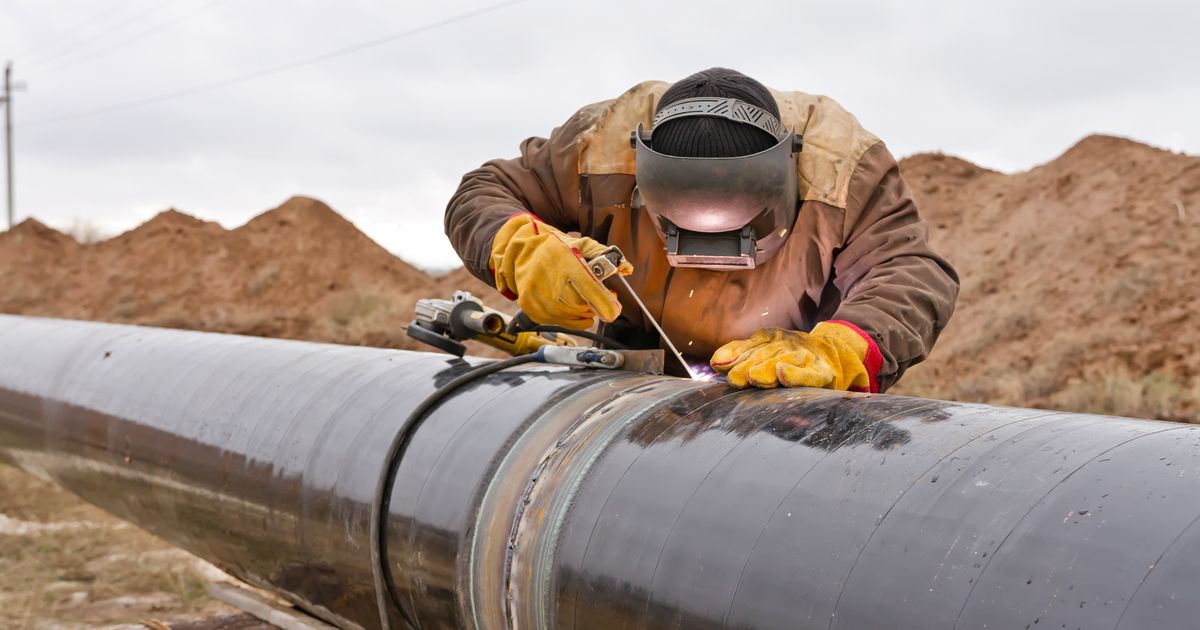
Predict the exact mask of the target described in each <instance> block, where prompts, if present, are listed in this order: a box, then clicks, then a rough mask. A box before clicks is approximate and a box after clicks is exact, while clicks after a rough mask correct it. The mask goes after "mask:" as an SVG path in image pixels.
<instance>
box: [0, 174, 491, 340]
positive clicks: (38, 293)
mask: <svg viewBox="0 0 1200 630" xmlns="http://www.w3.org/2000/svg"><path fill="white" fill-rule="evenodd" d="M0 277H4V278H5V279H6V281H5V283H4V288H3V290H0V312H6V313H20V314H29V315H45V316H53V317H69V318H75V319H92V320H100V321H111V322H121V323H135V324H145V325H151V326H167V327H173V328H188V329H194V330H210V331H218V332H230V333H239V334H249V335H260V336H269V337H286V338H293V339H309V340H314V341H328V342H335V343H348V344H361V345H373V346H383V347H392V348H410V349H417V348H421V349H427V348H426V347H423V346H420V344H418V343H416V342H414V341H413V340H412V339H410V338H408V337H407V336H406V335H405V333H404V327H405V325H407V324H408V322H409V321H410V320H411V319H412V316H413V304H414V303H415V302H416V300H417V299H419V298H423V297H449V296H450V294H451V293H452V292H453V290H454V288H463V289H466V290H469V291H471V292H472V293H474V294H475V295H478V296H481V297H485V296H486V297H488V298H489V300H490V301H491V303H492V304H493V305H494V306H496V307H506V308H510V307H508V301H507V300H505V299H503V298H501V297H499V296H495V297H492V295H494V294H495V291H494V290H492V289H490V288H489V287H487V286H486V285H484V284H483V283H481V282H479V281H478V280H476V279H475V278H473V277H471V276H470V274H467V273H465V272H463V273H456V274H453V276H451V277H444V278H435V277H433V276H430V275H429V274H426V273H425V272H423V271H421V270H419V269H417V268H415V267H413V266H411V265H409V264H408V263H405V262H404V261H402V260H400V259H399V258H396V257H395V256H393V255H392V254H390V253H389V252H388V251H387V250H385V249H383V248H382V247H380V246H379V245H378V244H376V243H375V242H374V241H372V240H371V239H370V238H368V237H367V236H366V235H365V234H363V233H362V232H361V231H359V230H358V229H357V228H356V227H354V225H353V224H352V223H350V222H349V221H347V220H346V219H344V218H342V217H341V216H340V215H338V214H337V213H336V212H334V211H333V210H332V209H330V208H329V206H327V205H325V204H323V203H321V202H320V201H317V200H315V199H309V198H305V197H293V198H292V199H289V200H288V201H286V202H285V203H284V204H283V205H281V206H279V207H278V208H275V209H273V210H270V211H268V212H266V213H264V214H262V215H259V216H258V217H255V218H254V219H252V220H251V221H250V222H248V223H246V224H245V225H243V226H241V227H239V228H237V229H234V230H226V229H224V228H222V227H221V226H220V225H217V224H216V223H211V222H207V221H201V220H199V219H196V218H193V217H191V216H188V215H186V214H183V213H181V212H178V211H176V210H168V211H166V212H163V213H160V214H159V215H157V216H156V217H154V218H153V219H151V220H150V221H148V222H146V223H144V224H142V225H141V226H139V227H137V228H136V229H134V230H131V231H129V232H126V233H124V234H121V235H120V236H117V237H115V238H112V239H109V240H106V241H101V242H98V243H95V244H91V245H80V244H78V243H76V242H75V241H74V240H73V239H71V238H70V237H69V236H66V235H64V234H61V233H59V232H56V231H54V230H52V229H50V228H48V227H46V226H44V225H42V224H40V223H38V222H36V221H34V220H27V221H25V222H23V223H21V224H19V225H17V226H16V227H15V228H14V229H13V230H11V231H9V232H6V233H3V234H0ZM443 294H444V295H443ZM489 294H491V295H489Z"/></svg>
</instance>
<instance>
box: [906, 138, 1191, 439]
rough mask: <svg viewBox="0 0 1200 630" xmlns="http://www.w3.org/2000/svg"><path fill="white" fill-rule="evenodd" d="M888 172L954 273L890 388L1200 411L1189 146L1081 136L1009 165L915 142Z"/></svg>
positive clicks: (1128, 409)
mask: <svg viewBox="0 0 1200 630" xmlns="http://www.w3.org/2000/svg"><path fill="white" fill-rule="evenodd" d="M901 171H902V172H903V173H904V175H905V178H906V179H907V180H908V181H909V183H910V184H911V185H912V186H913V188H914V189H915V191H916V195H917V201H918V205H919V207H920V208H921V212H922V214H923V216H925V217H926V218H927V219H928V220H929V222H930V224H931V230H932V239H933V243H934V246H935V248H936V249H937V250H938V251H939V252H941V253H943V254H944V255H945V256H946V257H947V258H949V259H950V260H951V261H952V262H953V263H954V265H955V267H956V268H957V269H958V271H959V273H960V275H961V276H962V280H963V287H962V293H961V295H960V297H959V301H958V307H957V310H956V312H955V314H954V318H953V320H952V322H951V324H950V326H949V327H948V328H947V329H946V331H945V333H944V335H943V337H942V340H941V341H940V342H939V344H938V345H937V347H936V349H935V350H934V353H933V355H932V357H931V358H930V360H929V361H928V362H926V363H925V364H924V365H921V366H918V367H917V368H914V369H913V370H912V371H911V373H910V375H909V376H908V377H906V378H905V380H904V381H903V382H902V383H901V386H900V387H899V388H898V389H899V391H902V392H910V393H919V394H922V395H935V396H939V397H946V398H954V399H959V400H978V401H987V402H996V403H1004V404H1015V405H1022V406H1043V407H1051V408H1063V409H1077V410H1089V411H1101V412H1109V413H1121V414H1128V415H1140V416H1157V417H1169V418H1184V417H1194V416H1196V415H1197V414H1200V409H1198V408H1197V405H1198V404H1200V356H1198V355H1197V351H1200V326H1197V324H1198V323H1200V318H1198V317H1197V315H1196V306H1195V305H1196V304H1197V302H1198V299H1200V263H1198V262H1197V259H1198V256H1200V158H1198V157H1195V156H1188V155H1182V154H1175V153H1171V152H1168V151H1162V150H1159V149H1155V148H1152V147H1149V146H1146V145H1143V144H1139V143H1137V142H1133V141H1130V140H1126V139H1122V138H1114V137H1108V136H1090V137H1088V138H1085V139H1084V140H1082V141H1080V142H1079V143H1078V144H1076V145H1075V146H1074V147H1072V148H1071V149H1069V150H1068V151H1067V152H1066V153H1064V154H1063V155H1061V156H1060V157H1058V158H1057V159H1055V160H1053V161H1051V162H1049V163H1047V164H1044V165H1042V166H1039V167H1037V168H1034V169H1032V170H1030V171H1028V172H1024V173H1017V174H1013V175H1004V174H1001V173H996V172H993V171H988V170H985V169H981V168H979V167H976V166H974V165H972V164H970V163H968V162H964V161H962V160H959V159H957V158H952V157H949V156H943V155H930V154H923V155H916V156H913V157H910V158H908V159H905V160H903V161H902V162H901Z"/></svg>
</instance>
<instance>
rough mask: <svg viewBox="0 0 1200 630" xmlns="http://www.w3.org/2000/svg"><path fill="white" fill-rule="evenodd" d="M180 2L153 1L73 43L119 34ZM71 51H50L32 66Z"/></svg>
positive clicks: (89, 42)
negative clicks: (125, 17) (134, 12)
mask: <svg viewBox="0 0 1200 630" xmlns="http://www.w3.org/2000/svg"><path fill="white" fill-rule="evenodd" d="M180 2H181V0H171V1H170V2H155V3H153V4H151V5H150V6H149V7H146V9H145V10H144V11H141V12H139V13H136V14H134V15H132V16H130V17H129V18H127V19H125V20H124V21H122V22H118V23H116V24H115V25H113V26H110V27H108V28H105V29H103V30H100V31H97V32H95V33H93V34H92V35H91V36H89V37H84V38H83V39H82V40H81V41H77V42H75V45H76V47H78V46H79V45H87V44H91V43H92V42H96V41H103V40H104V39H105V38H106V37H108V36H111V35H113V33H118V34H119V33H120V31H121V30H122V29H124V28H125V27H127V26H129V25H130V24H136V23H138V22H140V21H142V20H144V19H146V18H148V17H151V16H153V15H154V14H155V13H157V12H159V11H161V10H163V9H166V8H168V7H172V6H174V5H176V4H179V3H180ZM73 52H75V49H73V48H67V49H64V50H60V51H58V52H57V53H52V54H51V55H50V56H49V57H46V58H44V59H39V60H37V61H36V62H33V64H34V67H35V68H37V66H38V65H40V64H44V63H46V62H47V61H54V60H55V59H59V58H61V57H64V56H67V55H70V54H71V53H73Z"/></svg>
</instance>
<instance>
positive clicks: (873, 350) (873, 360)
mask: <svg viewBox="0 0 1200 630" xmlns="http://www.w3.org/2000/svg"><path fill="white" fill-rule="evenodd" d="M829 323H831V324H841V325H842V326H845V327H846V328H849V329H850V330H853V331H854V332H856V333H858V334H859V336H860V337H862V338H863V339H865V340H866V341H867V356H866V358H865V359H863V366H864V367H866V368H867V378H868V379H870V381H871V387H870V389H869V390H867V391H868V393H871V394H878V393H879V371H880V370H882V369H883V353H882V352H880V351H879V345H878V344H876V343H875V339H874V338H872V337H871V335H868V334H867V333H866V331H864V330H863V329H861V328H859V327H858V326H855V325H854V324H851V323H850V322H848V321H846V320H844V319H834V320H829ZM850 391H852V392H861V391H864V390H863V388H861V387H851V388H850Z"/></svg>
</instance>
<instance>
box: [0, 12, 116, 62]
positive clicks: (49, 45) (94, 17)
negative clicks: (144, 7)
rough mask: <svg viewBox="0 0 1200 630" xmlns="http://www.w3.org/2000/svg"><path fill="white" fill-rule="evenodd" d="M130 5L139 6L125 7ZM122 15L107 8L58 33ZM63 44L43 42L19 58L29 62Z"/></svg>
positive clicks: (58, 41)
mask: <svg viewBox="0 0 1200 630" xmlns="http://www.w3.org/2000/svg"><path fill="white" fill-rule="evenodd" d="M130 4H132V5H137V4H138V3H137V2H136V1H135V2H132V3H127V4H126V5H125V7H126V8H128V7H129V6H130ZM120 13H121V11H120V10H118V11H116V12H115V13H114V12H113V11H111V10H109V9H108V8H107V7H106V8H105V9H104V10H102V11H100V12H99V13H93V14H91V16H90V17H88V18H87V19H86V20H83V21H80V22H75V23H74V24H73V25H72V26H71V27H70V28H64V29H58V31H59V32H60V33H68V32H72V31H77V30H79V29H81V28H83V27H85V26H95V23H96V22H97V21H100V22H103V21H104V20H103V19H101V18H104V17H105V16H108V17H112V16H113V15H120ZM61 43H62V40H50V41H49V42H43V43H41V44H38V45H36V46H34V47H33V48H30V49H29V50H26V51H25V53H24V54H22V55H19V57H20V58H21V59H22V60H25V61H28V60H29V59H30V58H31V57H37V56H38V55H39V54H40V53H41V52H42V51H43V50H53V49H55V48H58V46H59V44H61Z"/></svg>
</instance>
